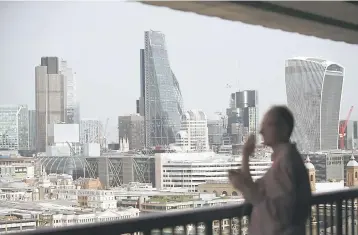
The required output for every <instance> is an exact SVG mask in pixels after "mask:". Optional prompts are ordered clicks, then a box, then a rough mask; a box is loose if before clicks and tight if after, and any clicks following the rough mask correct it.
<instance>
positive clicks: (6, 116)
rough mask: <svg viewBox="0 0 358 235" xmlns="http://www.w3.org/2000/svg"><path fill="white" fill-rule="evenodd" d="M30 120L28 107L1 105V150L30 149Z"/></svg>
mask: <svg viewBox="0 0 358 235" xmlns="http://www.w3.org/2000/svg"><path fill="white" fill-rule="evenodd" d="M28 118H29V113H28V109H27V106H26V105H0V149H11V150H28V149H29V119H28Z"/></svg>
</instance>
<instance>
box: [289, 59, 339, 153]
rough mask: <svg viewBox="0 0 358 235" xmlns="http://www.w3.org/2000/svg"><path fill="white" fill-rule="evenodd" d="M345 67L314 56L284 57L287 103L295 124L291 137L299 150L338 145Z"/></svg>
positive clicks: (325, 148) (332, 147) (322, 148)
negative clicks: (285, 58)
mask: <svg viewBox="0 0 358 235" xmlns="http://www.w3.org/2000/svg"><path fill="white" fill-rule="evenodd" d="M343 77H344V68H343V67H342V66H340V65H338V64H336V63H334V62H330V61H327V60H322V59H315V58H294V59H289V60H287V61H286V76H285V82H286V94H287V104H288V107H289V108H290V109H291V111H292V113H293V114H294V117H295V121H296V125H295V129H294V132H293V135H292V140H294V141H295V142H296V143H297V146H298V147H299V148H300V149H301V150H302V151H319V150H331V149H337V143H338V124H339V111H340V105H341V96H342V86H343Z"/></svg>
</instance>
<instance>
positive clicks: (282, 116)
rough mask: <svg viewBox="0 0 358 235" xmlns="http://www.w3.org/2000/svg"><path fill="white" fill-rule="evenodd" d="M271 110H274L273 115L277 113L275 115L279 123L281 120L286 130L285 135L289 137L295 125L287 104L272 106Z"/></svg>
mask: <svg viewBox="0 0 358 235" xmlns="http://www.w3.org/2000/svg"><path fill="white" fill-rule="evenodd" d="M271 111H272V112H274V113H275V115H277V116H276V117H277V119H278V121H279V123H282V122H283V123H284V124H285V125H286V127H287V132H288V133H287V135H288V137H291V135H292V132H293V128H294V125H295V120H294V117H293V114H292V112H291V111H290V110H289V109H288V108H287V106H284V105H277V106H273V107H272V108H271Z"/></svg>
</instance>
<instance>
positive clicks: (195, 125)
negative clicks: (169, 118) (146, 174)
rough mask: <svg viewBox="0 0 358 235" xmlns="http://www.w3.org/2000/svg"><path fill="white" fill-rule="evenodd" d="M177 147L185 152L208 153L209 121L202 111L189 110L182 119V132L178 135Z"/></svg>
mask: <svg viewBox="0 0 358 235" xmlns="http://www.w3.org/2000/svg"><path fill="white" fill-rule="evenodd" d="M176 145H178V146H180V147H181V148H182V149H183V151H188V152H190V151H197V152H202V151H208V150H209V137H208V121H207V117H206V115H205V113H204V112H203V111H200V110H189V111H187V112H185V113H184V115H183V116H182V117H181V126H180V131H179V132H178V133H177V134H176Z"/></svg>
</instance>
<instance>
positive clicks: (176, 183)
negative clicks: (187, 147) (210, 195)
mask: <svg viewBox="0 0 358 235" xmlns="http://www.w3.org/2000/svg"><path fill="white" fill-rule="evenodd" d="M270 166H271V159H269V158H266V159H265V160H251V161H250V171H251V175H252V177H253V179H254V180H256V179H258V178H260V177H262V176H263V175H264V174H265V173H266V171H267V170H268V168H269V167H270ZM239 167H241V157H232V156H229V155H218V154H215V153H213V152H191V153H157V154H156V155H155V169H156V171H155V180H156V187H157V188H158V189H170V188H186V189H188V190H189V192H197V187H198V185H199V184H202V183H206V182H207V181H226V180H227V178H228V175H227V172H228V170H230V169H238V168H239Z"/></svg>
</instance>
